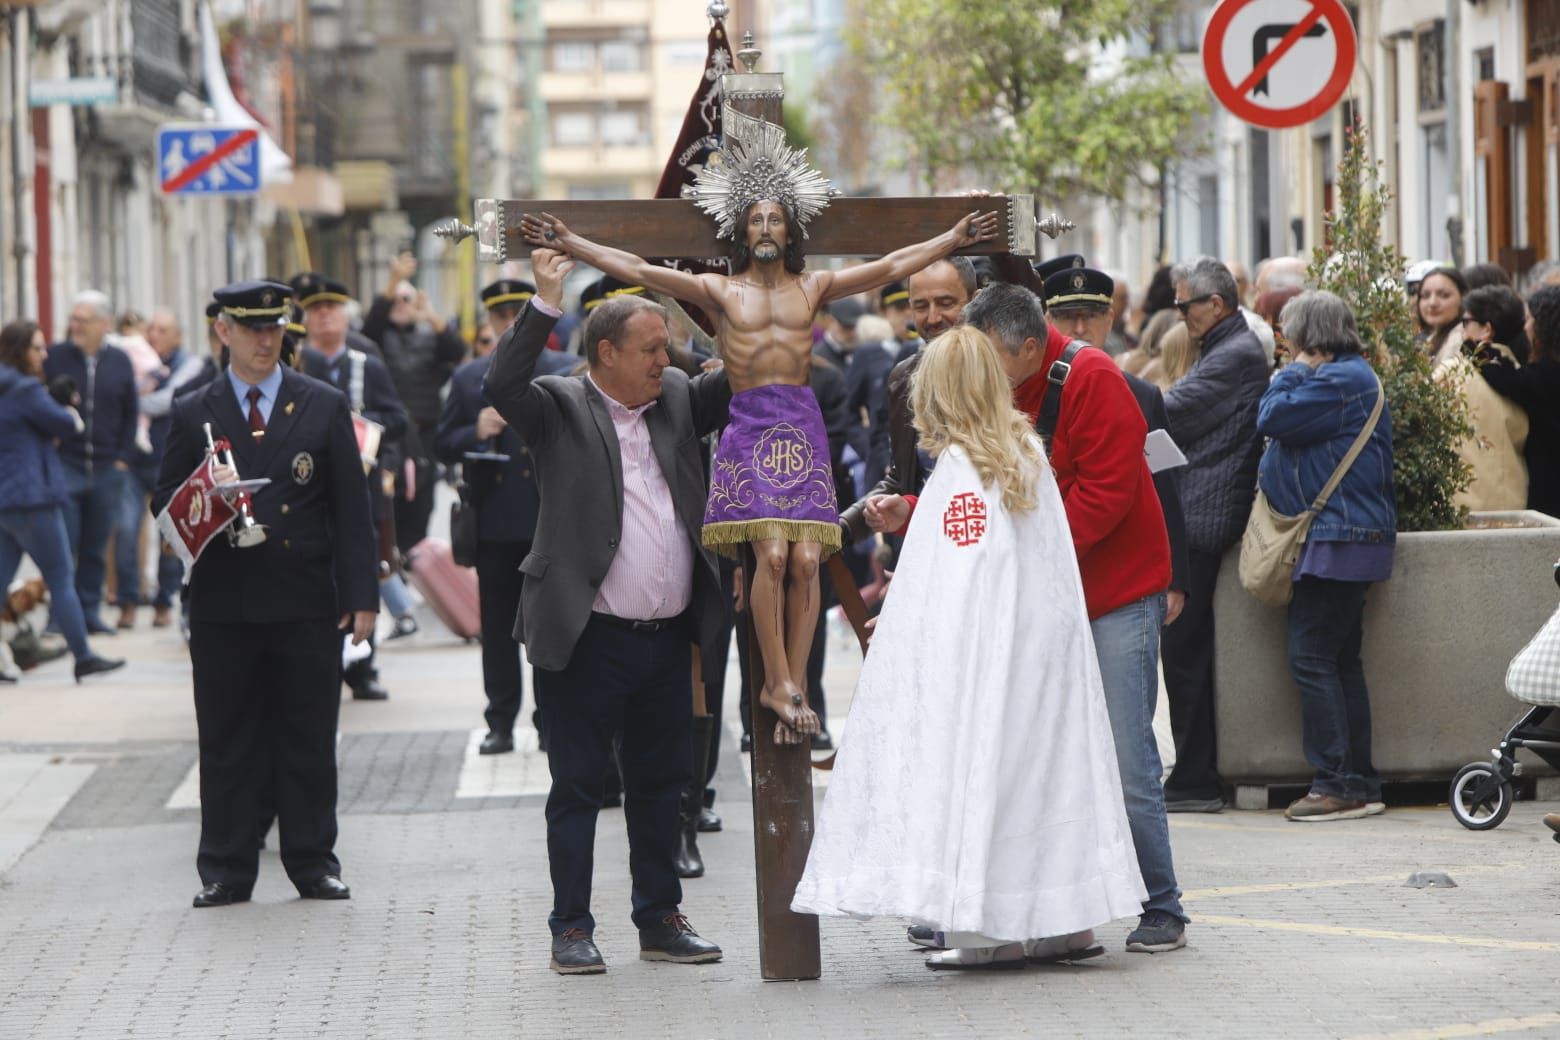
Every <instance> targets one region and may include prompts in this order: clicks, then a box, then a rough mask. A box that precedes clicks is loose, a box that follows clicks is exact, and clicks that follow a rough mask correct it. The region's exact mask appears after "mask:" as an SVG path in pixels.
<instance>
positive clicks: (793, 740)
mask: <svg viewBox="0 0 1560 1040" xmlns="http://www.w3.org/2000/svg"><path fill="white" fill-rule="evenodd" d="M810 739H811V738H810V737H804V736H802V735H801V734H800V733H798V732H796V730H794V729H792V728H791V727H790V726H787V725H786V724H785V723H783V722H777V723H775V743H776V744H779V745H781V746H782V747H784V746H786V745H790V744H800V743H803V742H804V741H807V740H810Z"/></svg>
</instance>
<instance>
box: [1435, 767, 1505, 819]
mask: <svg viewBox="0 0 1560 1040" xmlns="http://www.w3.org/2000/svg"><path fill="white" fill-rule="evenodd" d="M1513 800H1514V797H1513V794H1512V791H1511V781H1510V780H1507V779H1504V778H1503V777H1501V776H1500V775H1499V774H1498V773H1496V772H1495V767H1494V766H1492V765H1491V764H1490V763H1488V762H1470V763H1469V764H1468V765H1465V766H1463V767H1462V768H1461V769H1459V770H1458V771H1457V775H1456V776H1455V777H1453V778H1452V789H1451V794H1450V796H1449V797H1448V799H1447V801H1448V803H1449V804H1450V805H1451V809H1452V815H1453V816H1455V817H1456V818H1457V822H1458V823H1460V824H1462V825H1463V826H1464V827H1467V828H1468V829H1469V830H1471V831H1488V830H1493V829H1495V828H1496V827H1499V826H1500V824H1501V821H1502V820H1504V819H1505V818H1506V814H1507V813H1509V812H1511V803H1512V801H1513Z"/></svg>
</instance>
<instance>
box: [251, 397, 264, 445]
mask: <svg viewBox="0 0 1560 1040" xmlns="http://www.w3.org/2000/svg"><path fill="white" fill-rule="evenodd" d="M260 397H261V394H260V388H259V387H258V386H252V387H250V388H249V432H250V435H251V436H255V437H263V436H264V435H265V416H263V415H261V414H260Z"/></svg>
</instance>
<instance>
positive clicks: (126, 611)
mask: <svg viewBox="0 0 1560 1040" xmlns="http://www.w3.org/2000/svg"><path fill="white" fill-rule="evenodd" d="M118 627H119V628H122V629H123V628H134V627H135V608H134V607H120V608H119V624H118Z"/></svg>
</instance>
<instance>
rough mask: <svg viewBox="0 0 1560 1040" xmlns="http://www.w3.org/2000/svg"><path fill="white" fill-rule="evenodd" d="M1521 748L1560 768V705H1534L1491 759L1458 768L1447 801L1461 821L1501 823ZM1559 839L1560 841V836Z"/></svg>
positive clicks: (1488, 826)
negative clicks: (1518, 752)
mask: <svg viewBox="0 0 1560 1040" xmlns="http://www.w3.org/2000/svg"><path fill="white" fill-rule="evenodd" d="M1555 583H1556V584H1560V563H1556V564H1555ZM1556 619H1560V613H1557V614H1556ZM1554 624H1556V621H1555V620H1551V621H1550V622H1549V625H1554ZM1546 627H1548V626H1546ZM1518 656H1519V657H1520V656H1521V655H1518ZM1519 699H1520V698H1519ZM1554 699H1560V697H1557V698H1554ZM1524 703H1530V702H1527V701H1524ZM1518 748H1527V749H1528V750H1529V751H1531V752H1533V753H1534V754H1535V755H1537V756H1538V757H1539V758H1542V759H1543V760H1544V761H1545V762H1548V763H1549V764H1550V765H1551V766H1552V767H1554V768H1555V769H1556V770H1560V707H1556V706H1555V705H1553V704H1531V706H1530V707H1529V708H1528V710H1527V711H1526V712H1524V713H1523V714H1522V717H1521V718H1519V719H1517V721H1516V722H1515V723H1513V724H1512V726H1511V728H1510V729H1509V730H1507V731H1506V736H1505V737H1504V738H1503V739H1502V740H1501V742H1500V745H1499V746H1498V747H1495V748H1493V749H1491V751H1490V761H1488V762H1470V763H1468V764H1467V765H1465V766H1463V767H1462V768H1461V769H1459V770H1458V771H1457V775H1456V776H1455V777H1453V778H1452V789H1451V795H1450V797H1449V798H1448V799H1447V803H1448V804H1449V805H1450V807H1451V810H1452V815H1453V816H1455V817H1456V818H1457V822H1458V823H1460V824H1462V825H1463V826H1464V827H1467V828H1468V829H1469V830H1475V831H1487V830H1493V829H1494V828H1496V827H1499V826H1500V824H1501V821H1502V820H1504V819H1505V818H1506V814H1507V813H1509V812H1511V803H1512V801H1513V800H1514V798H1515V795H1514V792H1513V790H1512V784H1511V780H1512V778H1513V777H1515V776H1520V775H1521V773H1522V764H1521V763H1520V762H1518V761H1517V749H1518ZM1556 840H1557V841H1560V835H1557V836H1556Z"/></svg>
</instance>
